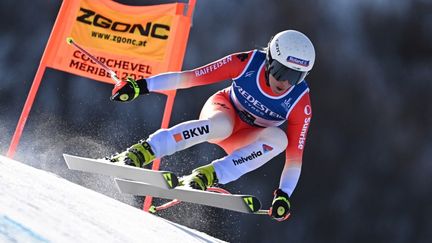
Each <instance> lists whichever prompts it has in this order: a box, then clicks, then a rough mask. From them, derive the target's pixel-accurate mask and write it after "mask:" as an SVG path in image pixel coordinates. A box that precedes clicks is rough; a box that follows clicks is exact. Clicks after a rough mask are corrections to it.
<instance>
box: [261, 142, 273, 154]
mask: <svg viewBox="0 0 432 243" xmlns="http://www.w3.org/2000/svg"><path fill="white" fill-rule="evenodd" d="M262 148H263V151H264V153H267V152H270V151H272V150H273V147H271V146H270V145H267V144H263V145H262Z"/></svg>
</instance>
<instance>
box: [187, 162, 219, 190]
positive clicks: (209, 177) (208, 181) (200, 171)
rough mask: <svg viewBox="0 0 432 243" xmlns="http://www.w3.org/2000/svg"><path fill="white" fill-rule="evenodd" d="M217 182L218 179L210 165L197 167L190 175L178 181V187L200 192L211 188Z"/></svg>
mask: <svg viewBox="0 0 432 243" xmlns="http://www.w3.org/2000/svg"><path fill="white" fill-rule="evenodd" d="M217 182H218V179H217V177H216V172H215V170H214V167H213V165H212V164H208V165H204V166H201V167H198V168H196V169H194V170H193V171H192V174H190V175H188V176H184V177H183V178H181V179H180V185H182V186H189V187H191V188H193V189H197V190H202V191H205V190H207V187H210V186H213V185H214V184H216V183H217Z"/></svg>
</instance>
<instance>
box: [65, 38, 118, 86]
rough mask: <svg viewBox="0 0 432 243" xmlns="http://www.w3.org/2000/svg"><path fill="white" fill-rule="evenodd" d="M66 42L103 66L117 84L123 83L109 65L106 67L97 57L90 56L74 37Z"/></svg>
mask: <svg viewBox="0 0 432 243" xmlns="http://www.w3.org/2000/svg"><path fill="white" fill-rule="evenodd" d="M66 42H67V43H68V44H69V45H73V46H74V47H75V48H77V49H78V50H80V51H81V52H83V53H84V54H86V55H87V56H88V57H89V58H90V59H92V60H93V61H94V62H95V63H97V64H98V65H99V66H101V67H102V68H103V69H105V71H106V72H108V73H109V75H110V77H111V78H112V80H114V82H116V84H118V83H120V82H121V81H120V80H119V78H118V77H117V75H116V73H115V72H114V71H113V70H111V69H110V68H109V67H108V66H107V65H105V64H104V63H102V62H101V61H99V60H98V59H97V58H96V57H94V56H93V55H92V54H90V53H89V52H88V51H86V50H85V49H84V48H82V47H81V46H79V45H78V44H77V43H76V42H75V41H74V40H73V39H72V37H67V38H66Z"/></svg>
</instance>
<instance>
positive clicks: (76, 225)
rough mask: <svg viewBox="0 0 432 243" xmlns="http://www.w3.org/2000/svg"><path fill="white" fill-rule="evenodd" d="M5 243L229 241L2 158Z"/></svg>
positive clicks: (0, 215)
mask: <svg viewBox="0 0 432 243" xmlns="http://www.w3.org/2000/svg"><path fill="white" fill-rule="evenodd" d="M0 242H62V243H63V242H74V243H75V242H104V243H108V242H122V243H123V242H223V241H221V240H218V239H216V238H213V237H211V236H208V235H206V234H204V233H202V232H199V231H196V230H193V229H189V228H187V227H185V226H181V225H179V224H175V223H173V222H170V221H167V220H165V219H162V218H160V217H157V216H155V215H152V214H150V213H147V212H144V211H142V210H140V209H137V208H134V207H132V206H129V205H127V204H124V203H122V202H119V201H116V200H114V199H112V198H110V197H107V196H105V195H102V194H99V193H97V192H94V191H92V190H89V189H87V188H84V187H82V186H79V185H76V184H73V183H71V182H69V181H67V180H65V179H63V178H60V177H58V176H57V175H55V174H52V173H49V172H46V171H42V170H38V169H35V168H33V167H30V166H28V165H25V164H23V163H20V162H17V161H14V160H11V159H9V158H6V157H4V156H1V155H0Z"/></svg>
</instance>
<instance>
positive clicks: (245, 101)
mask: <svg viewBox="0 0 432 243" xmlns="http://www.w3.org/2000/svg"><path fill="white" fill-rule="evenodd" d="M314 61H315V49H314V47H313V44H312V42H311V41H310V40H309V38H308V37H307V36H306V35H304V34H303V33H301V32H298V31H295V30H286V31H282V32H280V33H278V34H276V35H275V36H274V37H273V38H272V39H271V40H270V42H269V44H268V46H267V48H266V49H264V50H252V51H247V52H242V53H235V54H231V55H228V56H226V57H224V58H222V59H219V60H217V61H215V62H212V63H210V64H207V65H205V66H202V67H199V68H196V69H194V70H189V71H182V72H168V73H163V74H160V75H156V76H153V77H149V78H146V79H141V80H133V79H132V78H128V79H127V81H123V82H121V83H119V84H118V85H116V86H115V87H114V89H113V91H112V96H111V99H112V100H114V101H121V102H127V101H131V100H134V99H135V98H137V97H138V95H143V94H148V93H149V92H152V91H161V90H174V89H184V88H189V87H194V86H200V85H207V84H211V83H215V82H219V81H224V80H228V79H231V80H232V81H233V82H232V84H231V85H230V86H229V87H228V88H225V89H223V90H220V91H218V92H217V93H215V94H214V95H212V96H211V97H210V98H209V99H208V100H207V102H206V103H205V105H204V107H203V108H202V111H201V114H200V117H199V119H198V120H191V121H186V122H183V123H180V124H178V125H176V126H174V127H171V128H169V129H159V130H157V131H156V132H155V133H153V134H151V135H150V136H149V137H148V138H147V139H145V140H141V141H139V142H138V143H137V144H134V145H132V146H131V147H130V148H128V149H127V150H126V151H124V152H122V153H120V154H116V155H113V156H112V157H111V162H118V163H124V164H127V165H132V166H137V167H142V166H143V165H147V164H149V163H151V162H152V161H153V160H154V159H155V158H161V157H163V156H166V155H171V154H173V153H175V152H177V151H180V150H183V149H186V148H188V147H191V146H193V145H196V144H198V143H202V142H205V141H208V142H211V143H214V144H217V145H219V146H220V147H222V148H223V149H224V150H225V152H226V153H227V154H228V155H227V156H225V157H223V158H220V159H217V160H214V161H213V162H211V163H210V164H208V165H204V166H201V167H199V168H196V169H194V170H193V171H192V174H191V175H188V176H185V177H183V178H182V179H181V182H180V183H181V184H182V185H189V186H190V187H192V188H195V189H199V190H206V189H207V187H210V186H212V185H214V184H215V183H221V184H226V183H228V182H231V181H234V180H236V179H238V178H239V177H240V176H242V175H244V174H246V173H247V172H250V171H253V170H255V169H257V168H258V167H260V166H262V165H263V164H265V163H266V162H268V161H270V160H271V159H272V158H274V157H275V156H277V155H278V154H280V153H281V152H283V151H284V150H285V151H286V160H285V166H284V169H283V171H282V175H281V178H280V184H279V188H278V189H276V190H275V191H274V198H273V201H272V207H271V208H270V211H269V214H270V215H271V216H272V217H273V218H274V219H276V220H278V221H283V220H285V219H287V218H288V217H289V215H290V208H291V205H290V196H291V194H292V193H293V191H294V188H295V186H296V184H297V182H298V179H299V177H300V171H301V164H302V155H303V150H304V147H305V141H306V134H307V131H308V127H309V124H310V121H311V116H312V109H311V104H310V98H309V88H308V85H307V83H306V81H305V80H304V78H305V77H306V75H307V74H308V73H309V71H310V70H311V69H312V67H313V65H314ZM285 121H286V122H287V128H286V132H285V131H283V130H282V129H281V128H279V126H280V125H282V124H283V123H284V122H285Z"/></svg>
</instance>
